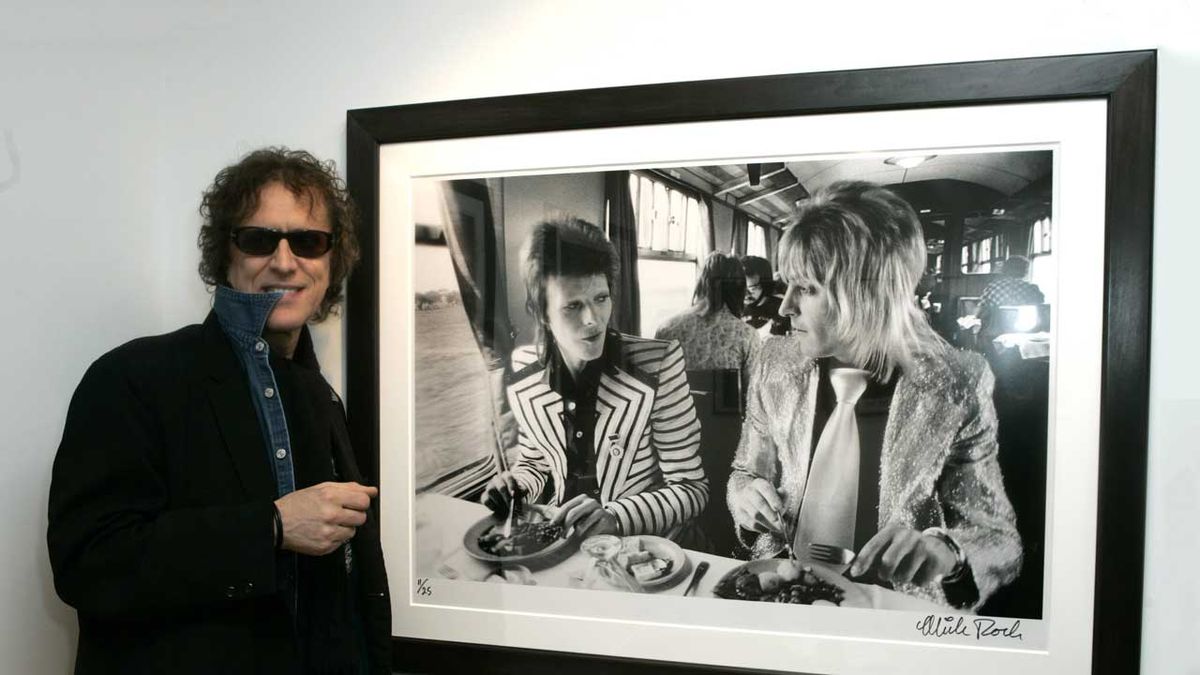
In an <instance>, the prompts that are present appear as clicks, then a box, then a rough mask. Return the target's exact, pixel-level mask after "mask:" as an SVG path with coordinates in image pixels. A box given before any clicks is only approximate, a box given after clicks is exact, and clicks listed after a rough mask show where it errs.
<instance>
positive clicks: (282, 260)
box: [271, 239, 296, 272]
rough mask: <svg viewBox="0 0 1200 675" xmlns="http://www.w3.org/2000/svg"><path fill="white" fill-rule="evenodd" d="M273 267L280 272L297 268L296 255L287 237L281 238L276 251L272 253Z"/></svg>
mask: <svg viewBox="0 0 1200 675" xmlns="http://www.w3.org/2000/svg"><path fill="white" fill-rule="evenodd" d="M271 269H274V270H277V271H280V272H291V271H292V270H294V269H296V256H295V254H293V253H292V247H291V246H290V245H289V244H288V240H287V239H280V240H279V245H278V246H276V247H275V252H274V253H272V254H271Z"/></svg>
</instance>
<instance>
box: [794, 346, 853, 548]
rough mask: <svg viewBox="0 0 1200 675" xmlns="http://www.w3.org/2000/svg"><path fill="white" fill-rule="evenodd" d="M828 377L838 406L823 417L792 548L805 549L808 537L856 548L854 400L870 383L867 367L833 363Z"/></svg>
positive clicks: (817, 541) (808, 541)
mask: <svg viewBox="0 0 1200 675" xmlns="http://www.w3.org/2000/svg"><path fill="white" fill-rule="evenodd" d="M829 383H830V384H832V385H833V394H834V396H835V397H837V406H835V407H834V409H833V413H832V414H831V415H830V416H829V420H828V421H827V422H826V423H825V429H824V430H823V431H822V432H821V438H820V440H818V441H817V449H816V452H814V453H813V461H812V466H811V467H809V470H808V480H807V481H806V482H805V486H804V499H803V501H802V502H801V504H800V517H799V518H798V519H797V524H796V538H795V543H794V544H793V548H795V549H796V551H797V552H799V553H801V554H802V555H803V552H804V551H806V550H807V548H806V547H807V545H808V544H810V543H818V544H830V545H833V546H841V547H842V548H849V549H852V548H854V521H855V518H856V517H857V515H858V462H859V447H858V419H857V418H856V417H855V416H854V404H855V403H857V402H858V398H859V397H860V396H862V394H863V391H865V390H866V388H867V371H865V370H859V369H857V368H835V369H832V370H830V371H829Z"/></svg>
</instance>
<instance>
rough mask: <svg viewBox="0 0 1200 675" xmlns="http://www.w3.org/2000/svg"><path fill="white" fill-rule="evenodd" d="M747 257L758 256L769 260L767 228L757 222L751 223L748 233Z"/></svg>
mask: <svg viewBox="0 0 1200 675" xmlns="http://www.w3.org/2000/svg"><path fill="white" fill-rule="evenodd" d="M746 255H756V256H758V257H760V258H767V257H768V256H767V226H766V225H763V224H762V223H759V222H757V221H754V220H751V221H750V229H749V230H748V231H747V232H746Z"/></svg>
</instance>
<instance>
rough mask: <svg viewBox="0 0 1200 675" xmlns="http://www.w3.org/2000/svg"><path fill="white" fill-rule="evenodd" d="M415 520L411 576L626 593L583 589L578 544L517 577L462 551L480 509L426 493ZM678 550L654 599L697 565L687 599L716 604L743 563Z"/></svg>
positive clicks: (880, 593)
mask: <svg viewBox="0 0 1200 675" xmlns="http://www.w3.org/2000/svg"><path fill="white" fill-rule="evenodd" d="M414 515H415V519H414V520H415V523H414V524H415V526H416V541H415V547H414V549H415V555H414V559H415V566H414V571H415V574H416V576H419V577H433V578H444V579H458V580H465V581H480V582H495V583H502V582H503V583H513V582H516V583H526V584H536V585H538V586H548V587H562V588H584V587H589V588H595V589H601V590H616V591H621V590H625V589H621V588H618V587H616V586H613V585H610V584H608V583H601V584H596V585H590V586H589V585H585V582H584V580H585V578H587V572H588V569H589V567H590V566H591V564H592V559H591V558H590V557H589V556H588V555H587V554H586V553H584V552H583V551H581V550H579V542H578V541H575V542H573V544H572V548H571V550H569V551H565V552H564V554H563V555H560V556H556V557H555V558H554V560H553V561H551V562H550V564H545V565H544V566H543V565H529V566H528V567H526V566H524V565H522V566H521V567H520V568H517V569H518V571H516V572H514V571H512V570H509V571H507V572H505V571H501V570H500V566H499V565H497V564H495V563H489V562H485V561H482V560H480V559H478V558H476V557H474V556H472V555H471V554H470V553H469V552H468V551H467V550H466V547H465V542H464V536H465V534H466V532H467V530H469V529H470V528H471V527H472V526H473V525H475V524H476V523H479V521H480V520H482V519H484V518H487V517H489V516H490V515H491V511H490V510H489V509H488V508H487V507H486V506H484V505H482V504H479V503H476V502H472V501H467V500H464V499H459V498H456V497H450V496H447V495H442V494H437V493H432V492H427V493H421V494H418V495H417V496H416V499H415V503H414ZM682 550H683V552H684V555H685V557H686V558H687V563H686V573H682V574H679V575H677V581H676V583H672V584H669V585H663V586H661V587H657V588H655V589H654V590H653V591H651V592H653V593H655V594H659V595H674V596H681V595H684V592H685V591H686V590H687V588H688V586H689V581H691V579H692V576H693V573H694V571H695V570H696V569H697V567H699V566H700V565H701V563H708V569H707V572H706V573H705V574H704V575H703V576H702V577H701V578H700V580H699V582H698V584H697V585H696V588H695V589H694V591H693V592H691V593H689V596H690V597H697V598H715V597H717V596H716V594H715V593H714V589H715V587H716V586H717V583H718V582H719V581H720V580H721V578H722V577H724V576H725V575H726V574H727V573H728V572H730V571H732V570H734V569H736V568H738V567H740V566H741V565H743V564H744V563H745V562H746V561H745V560H739V559H737V558H729V557H724V556H720V555H715V554H712V553H707V552H703V551H695V550H690V549H682ZM850 583H853V584H855V585H856V586H857V587H858V588H859V589H860V590H862V592H863V594H864V595H865V596H866V598H867V599H868V601H869V603H870V606H871V607H872V608H876V609H893V610H905V611H914V612H937V613H957V612H956V611H955V610H953V609H951V608H949V607H946V606H945V605H939V604H936V603H934V602H931V601H929V600H926V599H924V598H918V597H914V596H911V595H906V594H904V593H900V592H898V591H895V590H892V589H890V588H886V587H883V586H879V585H877V584H872V583H861V582H850ZM626 592H628V591H626Z"/></svg>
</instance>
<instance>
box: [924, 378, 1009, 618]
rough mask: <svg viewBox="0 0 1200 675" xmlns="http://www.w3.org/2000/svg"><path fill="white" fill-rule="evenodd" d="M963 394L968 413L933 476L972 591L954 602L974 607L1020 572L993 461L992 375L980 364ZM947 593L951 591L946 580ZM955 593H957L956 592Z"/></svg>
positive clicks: (1004, 496) (1005, 497) (997, 468)
mask: <svg viewBox="0 0 1200 675" xmlns="http://www.w3.org/2000/svg"><path fill="white" fill-rule="evenodd" d="M980 366H981V370H980V371H979V372H980V375H979V377H978V379H977V380H976V382H975V383H974V387H973V389H972V391H971V394H970V396H969V398H968V401H967V405H968V410H967V416H966V418H965V422H964V424H963V426H962V428H961V429H960V430H959V433H958V436H957V437H956V439H955V443H954V446H953V447H952V448H951V449H950V455H949V458H948V460H947V463H946V466H945V467H944V469H943V471H942V475H941V477H940V478H939V479H938V487H937V489H938V495H939V496H940V498H941V502H942V509H943V515H944V517H945V520H946V531H947V534H949V536H950V537H951V538H953V539H954V542H955V543H956V544H958V546H959V547H960V548H962V551H963V554H964V556H965V558H966V564H967V566H968V568H969V575H968V578H973V580H974V585H975V589H974V590H975V591H976V592H975V593H971V592H969V591H970V589H967V591H968V592H967V593H965V597H963V598H962V600H961V601H958V602H956V603H955V604H959V605H969V606H971V607H972V608H978V607H979V606H980V605H982V604H983V602H984V601H985V600H987V599H988V597H990V596H991V595H992V593H994V592H995V591H996V589H998V588H1000V587H1001V586H1003V585H1005V584H1007V583H1009V582H1011V581H1012V580H1013V579H1015V578H1016V577H1017V574H1018V573H1019V572H1020V570H1021V557H1022V549H1021V537H1020V535H1019V534H1018V533H1017V527H1016V515H1015V513H1014V512H1013V508H1012V504H1011V503H1010V502H1009V501H1008V495H1007V494H1006V493H1005V491H1004V481H1003V478H1002V476H1001V473H1000V464H999V462H998V460H997V451H998V447H997V443H996V428H997V420H996V410H995V407H994V406H993V404H992V388H993V385H994V382H995V380H994V377H993V376H992V371H991V369H990V368H988V367H987V365H986V364H983V363H980ZM947 586H948V588H947V589H946V590H947V595H948V596H949V595H950V594H951V590H952V589H951V588H949V586H950V584H947ZM956 595H957V593H956Z"/></svg>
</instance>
